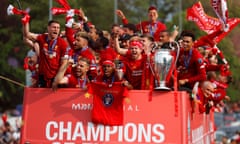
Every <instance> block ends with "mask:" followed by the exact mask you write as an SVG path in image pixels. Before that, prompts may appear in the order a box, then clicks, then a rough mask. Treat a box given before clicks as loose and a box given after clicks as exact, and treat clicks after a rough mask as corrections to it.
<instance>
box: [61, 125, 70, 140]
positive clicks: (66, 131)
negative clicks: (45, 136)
mask: <svg viewBox="0 0 240 144" xmlns="http://www.w3.org/2000/svg"><path fill="white" fill-rule="evenodd" d="M64 133H66V135H67V140H71V135H72V122H67V127H66V128H64V122H60V123H59V140H63V138H64Z"/></svg>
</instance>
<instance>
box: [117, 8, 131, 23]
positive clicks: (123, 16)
mask: <svg viewBox="0 0 240 144" xmlns="http://www.w3.org/2000/svg"><path fill="white" fill-rule="evenodd" d="M116 14H117V15H118V16H119V17H120V18H121V19H122V23H123V24H128V19H127V18H126V16H125V15H124V13H123V12H122V11H121V10H119V9H118V10H116Z"/></svg>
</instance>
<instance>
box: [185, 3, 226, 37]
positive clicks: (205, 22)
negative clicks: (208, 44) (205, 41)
mask: <svg viewBox="0 0 240 144" xmlns="http://www.w3.org/2000/svg"><path fill="white" fill-rule="evenodd" d="M187 20H189V21H193V22H195V23H196V24H197V26H198V27H199V28H200V29H201V30H203V31H204V32H206V33H207V34H210V33H212V32H214V31H216V30H217V27H218V26H220V25H221V22H220V21H219V19H217V18H214V17H211V16H208V15H207V14H206V13H205V12H204V9H203V7H202V4H201V2H197V3H195V4H194V5H193V6H192V7H190V8H188V9H187Z"/></svg>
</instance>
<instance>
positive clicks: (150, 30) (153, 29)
mask: <svg viewBox="0 0 240 144" xmlns="http://www.w3.org/2000/svg"><path fill="white" fill-rule="evenodd" d="M148 26H149V33H150V35H151V36H153V35H154V33H155V32H156V29H157V22H156V23H155V24H154V27H153V28H152V25H151V24H149V25H148Z"/></svg>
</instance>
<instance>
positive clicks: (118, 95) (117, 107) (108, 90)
mask: <svg viewBox="0 0 240 144" xmlns="http://www.w3.org/2000/svg"><path fill="white" fill-rule="evenodd" d="M89 86H90V87H89V93H91V94H92V95H93V110H92V121H93V122H94V123H98V124H104V125H122V124H123V99H124V97H125V96H127V94H128V91H127V88H126V87H124V86H122V84H121V83H120V82H114V83H113V84H112V85H111V86H109V85H107V84H105V83H103V82H94V83H91V84H90V85H89Z"/></svg>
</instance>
